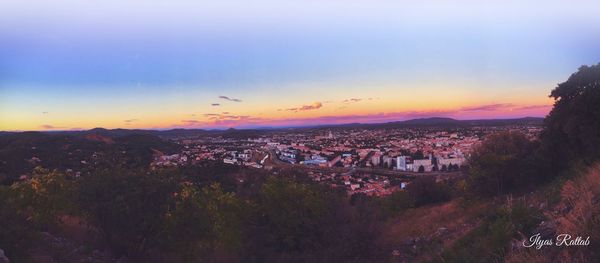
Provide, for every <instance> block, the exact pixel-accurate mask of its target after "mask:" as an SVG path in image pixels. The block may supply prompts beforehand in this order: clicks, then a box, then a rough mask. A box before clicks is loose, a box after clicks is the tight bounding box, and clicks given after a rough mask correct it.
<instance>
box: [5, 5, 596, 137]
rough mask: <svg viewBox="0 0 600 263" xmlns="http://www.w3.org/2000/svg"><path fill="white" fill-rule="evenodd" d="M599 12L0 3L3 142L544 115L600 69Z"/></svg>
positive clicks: (580, 8)
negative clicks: (56, 134) (575, 79)
mask: <svg viewBox="0 0 600 263" xmlns="http://www.w3.org/2000/svg"><path fill="white" fill-rule="evenodd" d="M415 2H419V3H415ZM450 2H451V3H450ZM483 2H485V3H483ZM561 2H562V3H561ZM598 13H600V4H598V3H594V1H587V0H586V1H577V0H576V1H512V0H509V1H465V0H463V1H428V0H426V1H385V0H384V1H353V0H346V1H313V0H304V1H285V0H279V1H270V0H264V1H263V0H258V1H230V0H220V1H181V0H175V1H159V0H155V1H116V0H107V1H102V2H100V3H94V2H92V1H67V0H62V1H31V0H20V1H13V0H2V1H0V130H5V131H16V130H79V129H90V128H94V127H105V128H131V129H133V128H144V129H169V128H229V127H236V128H257V127H289V126H304V125H320V124H338V123H354V122H361V123H376V122H388V121H398V120H406V119H414V118H425V117H434V116H435V117H451V118H456V119H490V118H519V117H526V116H533V117H544V116H545V115H546V114H547V113H548V112H549V110H550V109H551V107H552V103H553V101H552V100H551V99H550V98H549V97H548V95H549V93H550V91H551V90H552V89H553V88H554V87H555V86H556V85H557V84H558V83H560V82H563V81H565V80H566V79H567V78H568V77H569V75H570V74H572V73H574V72H575V71H576V70H577V68H578V67H580V66H581V65H591V64H596V63H598V62H600V16H598Z"/></svg>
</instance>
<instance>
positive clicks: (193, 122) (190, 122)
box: [181, 120, 200, 124]
mask: <svg viewBox="0 0 600 263" xmlns="http://www.w3.org/2000/svg"><path fill="white" fill-rule="evenodd" d="M181 122H183V123H186V124H197V123H200V121H198V120H181Z"/></svg>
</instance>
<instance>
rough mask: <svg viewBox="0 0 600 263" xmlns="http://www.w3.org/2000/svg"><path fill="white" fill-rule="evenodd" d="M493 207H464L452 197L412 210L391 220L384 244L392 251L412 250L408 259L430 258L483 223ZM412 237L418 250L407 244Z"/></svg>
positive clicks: (409, 260) (414, 260)
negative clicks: (488, 211)
mask: <svg viewBox="0 0 600 263" xmlns="http://www.w3.org/2000/svg"><path fill="white" fill-rule="evenodd" d="M489 207H490V204H489V203H488V202H481V203H473V204H469V205H467V206H462V205H461V201H459V200H452V201H450V202H447V203H443V204H437V205H428V206H423V207H419V208H414V209H409V210H407V211H405V212H404V213H402V214H401V215H399V216H398V217H397V218H395V219H393V220H392V221H390V222H389V223H388V226H387V228H386V230H385V231H384V234H383V236H382V238H381V241H382V242H381V243H382V244H386V245H388V246H390V247H387V248H386V249H388V250H390V251H391V250H393V249H400V250H401V251H403V253H406V252H407V251H411V252H410V253H411V255H412V256H410V258H409V259H408V261H407V262H423V261H429V260H431V259H433V258H434V257H435V255H436V254H439V253H441V251H442V250H441V249H443V248H447V247H449V246H451V245H452V244H453V243H454V242H455V241H456V240H458V239H459V238H461V237H463V236H464V235H466V234H467V233H469V231H471V230H472V229H474V228H475V227H477V226H479V224H480V221H481V220H480V218H481V215H482V214H484V213H485V211H486V210H487V209H489ZM440 230H443V231H440ZM408 240H412V241H414V242H416V243H417V246H416V249H413V247H412V245H407V244H406V242H407V241H408ZM415 240H418V241H415ZM399 261H406V260H399Z"/></svg>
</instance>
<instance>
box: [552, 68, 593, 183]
mask: <svg viewBox="0 0 600 263" xmlns="http://www.w3.org/2000/svg"><path fill="white" fill-rule="evenodd" d="M550 97H551V98H553V99H554V107H553V108H552V111H550V114H549V115H548V116H547V117H546V119H545V120H544V124H545V129H544V131H543V133H542V135H541V138H542V142H543V143H542V151H543V152H542V153H543V156H544V157H545V158H546V160H545V162H546V163H548V164H550V165H551V167H550V172H554V171H556V170H557V169H563V168H566V167H567V165H568V163H569V162H570V163H573V162H577V161H581V162H584V163H585V164H590V163H592V162H593V161H595V160H598V159H600V147H598V145H600V63H599V64H596V65H593V66H582V67H580V68H579V70H578V71H577V72H575V73H573V74H572V75H571V76H570V77H569V79H567V81H565V82H563V83H560V84H558V86H557V87H556V88H555V89H554V90H552V92H551V93H550Z"/></svg>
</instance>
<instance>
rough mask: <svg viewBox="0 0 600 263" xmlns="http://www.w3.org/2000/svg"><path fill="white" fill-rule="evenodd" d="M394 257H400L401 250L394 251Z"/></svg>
mask: <svg viewBox="0 0 600 263" xmlns="http://www.w3.org/2000/svg"><path fill="white" fill-rule="evenodd" d="M392 255H393V256H395V257H398V256H400V250H398V249H394V251H392Z"/></svg>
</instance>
